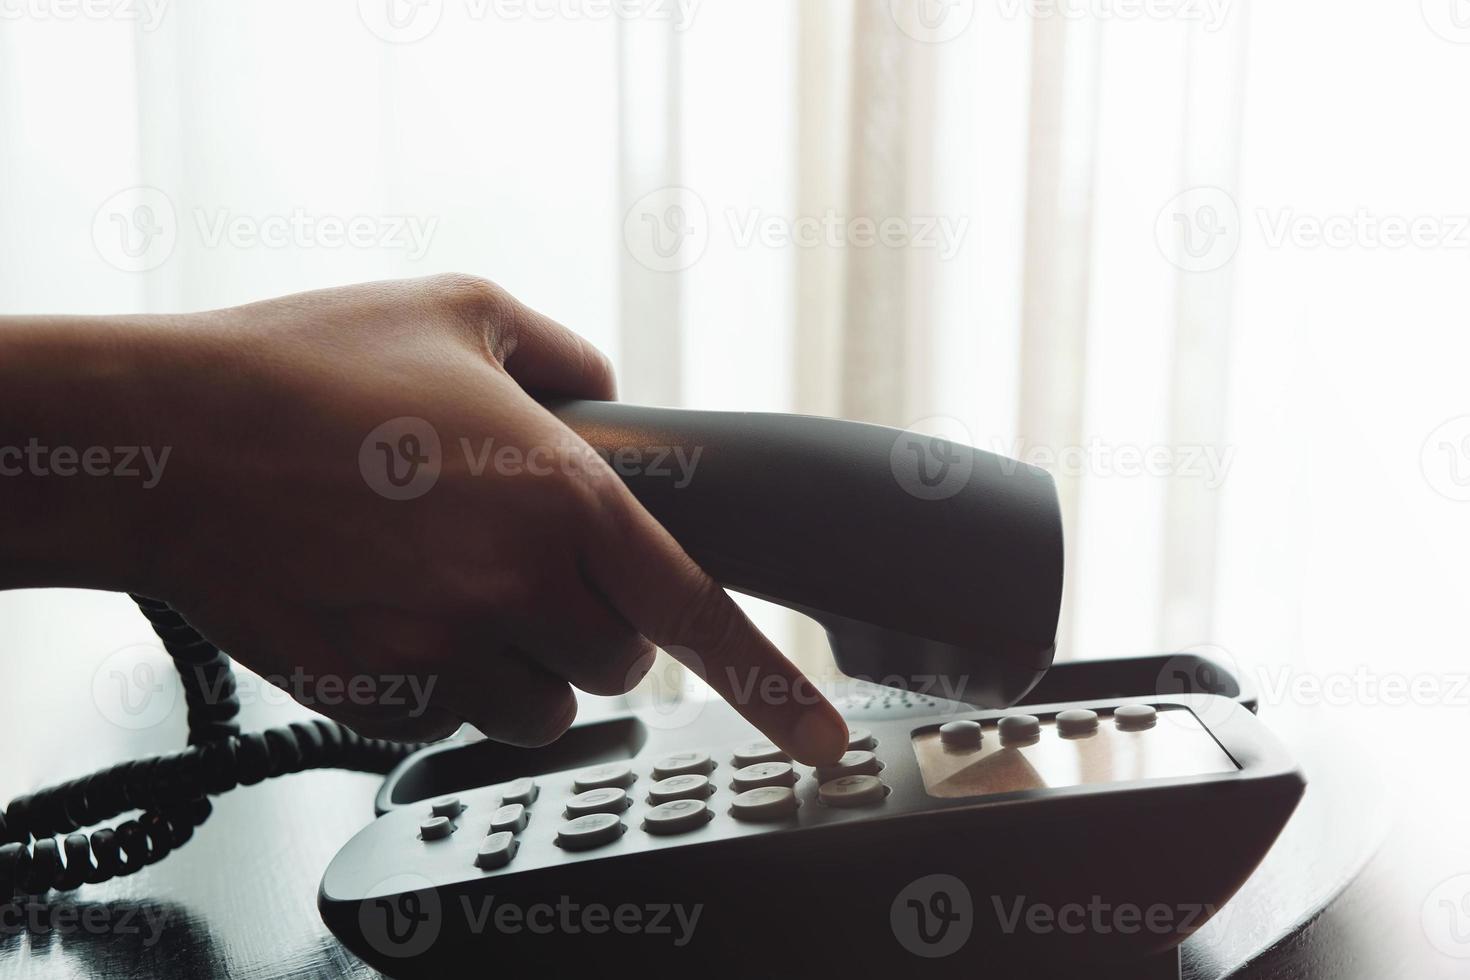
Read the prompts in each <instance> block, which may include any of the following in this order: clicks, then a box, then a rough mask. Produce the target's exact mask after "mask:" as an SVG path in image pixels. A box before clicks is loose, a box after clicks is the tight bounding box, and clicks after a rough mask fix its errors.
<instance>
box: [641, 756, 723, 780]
mask: <svg viewBox="0 0 1470 980" xmlns="http://www.w3.org/2000/svg"><path fill="white" fill-rule="evenodd" d="M714 768H715V760H713V759H711V758H710V757H709V753H708V752H675V753H674V754H673V755H666V756H664V757H663V758H662V759H660V760H658V761H657V762H655V763H654V764H653V778H654V779H667V778H669V777H670V776H689V775H700V776H703V775H707V774H708V773H710V772H712V771H714Z"/></svg>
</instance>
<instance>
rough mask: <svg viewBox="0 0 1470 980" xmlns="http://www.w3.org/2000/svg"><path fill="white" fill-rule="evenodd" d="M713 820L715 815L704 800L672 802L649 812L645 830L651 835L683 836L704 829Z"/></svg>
mask: <svg viewBox="0 0 1470 980" xmlns="http://www.w3.org/2000/svg"><path fill="white" fill-rule="evenodd" d="M701 778H703V777H701ZM712 819H714V813H713V812H712V811H711V810H710V808H709V804H708V803H706V802H704V800H670V801H669V802H668V803H660V804H659V805H658V806H656V807H654V808H653V809H652V810H649V811H648V813H647V814H646V815H645V816H644V818H643V829H644V830H646V831H648V832H649V833H650V834H682V833H684V832H685V831H689V830H694V829H695V828H698V827H703V826H704V825H705V824H707V823H709V822H710V821H711V820H712Z"/></svg>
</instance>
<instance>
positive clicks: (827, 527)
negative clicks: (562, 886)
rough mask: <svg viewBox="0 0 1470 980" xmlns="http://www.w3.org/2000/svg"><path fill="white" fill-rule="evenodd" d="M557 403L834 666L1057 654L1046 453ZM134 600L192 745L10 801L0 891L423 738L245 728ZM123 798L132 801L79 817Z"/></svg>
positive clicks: (112, 855)
mask: <svg viewBox="0 0 1470 980" xmlns="http://www.w3.org/2000/svg"><path fill="white" fill-rule="evenodd" d="M549 407H550V408H551V410H552V411H553V412H554V413H555V414H556V415H557V416H558V417H559V418H560V419H561V420H562V421H564V422H565V423H566V424H567V425H568V426H570V427H571V429H572V430H573V431H575V432H576V433H578V434H579V435H580V436H581V437H582V438H583V439H585V440H586V441H587V442H588V443H589V444H590V445H591V446H592V447H593V448H594V449H596V450H597V451H599V452H600V453H601V454H603V455H604V456H605V457H607V458H608V459H609V461H610V462H611V463H612V465H613V468H614V470H617V471H620V475H622V476H623V478H624V479H625V480H626V482H627V484H628V486H629V487H630V488H631V489H632V491H633V493H634V494H635V495H636V496H637V497H638V499H639V500H640V501H641V502H642V503H643V505H644V506H645V507H647V508H648V509H649V511H650V512H651V513H652V514H653V515H654V516H655V517H656V518H657V519H658V520H659V521H661V522H662V523H663V524H664V525H665V526H666V527H667V528H668V529H669V531H670V532H671V533H672V534H673V535H674V537H675V538H676V539H677V540H678V541H679V542H680V543H681V544H682V545H683V546H684V547H685V549H686V550H688V551H689V553H690V554H691V555H692V556H693V557H694V558H695V559H696V560H697V561H699V562H700V563H701V564H702V565H703V567H704V568H705V569H706V570H707V571H709V572H710V574H711V575H712V576H713V577H714V578H715V579H716V580H718V581H719V582H720V583H721V584H723V585H725V586H726V587H728V588H731V589H734V590H737V591H741V592H745V593H748V594H750V595H754V596H759V597H761V598H764V599H769V600H771V601H774V602H778V603H781V604H783V605H786V606H789V607H791V608H793V609H796V610H799V611H801V612H803V613H805V614H807V615H809V616H811V617H812V618H814V619H816V620H817V621H818V622H820V623H821V624H822V625H823V626H824V627H825V628H826V630H827V633H828V636H829V638H830V640H831V643H832V649H833V654H834V656H835V657H836V660H837V664H838V666H839V667H840V668H841V669H842V670H843V671H844V672H845V673H847V674H849V675H851V676H854V677H859V678H864V679H869V680H874V681H877V682H880V683H885V684H890V685H893V686H900V687H911V688H915V689H920V690H922V689H923V688H924V687H925V686H926V685H929V684H933V683H934V682H935V681H936V680H938V679H943V680H944V681H945V682H946V689H947V690H948V691H950V692H951V693H953V694H954V696H957V697H962V698H963V699H964V700H967V701H970V702H972V703H974V704H977V705H980V706H982V707H1003V706H1007V705H1010V704H1012V703H1014V702H1015V701H1017V700H1019V699H1020V698H1021V697H1022V696H1023V695H1024V694H1025V693H1026V692H1027V691H1028V690H1029V689H1030V688H1031V687H1032V686H1033V685H1034V684H1035V683H1036V682H1037V680H1039V679H1040V678H1041V676H1042V674H1043V673H1044V672H1045V671H1046V669H1047V668H1048V667H1049V666H1050V664H1051V660H1052V654H1053V649H1054V642H1055V634H1056V623H1057V615H1058V610H1059V608H1060V604H1061V581H1062V534H1061V518H1060V509H1059V507H1058V503H1057V495H1056V488H1055V486H1054V484H1053V483H1052V480H1051V478H1050V477H1049V476H1048V475H1047V474H1046V473H1044V472H1043V471H1041V470H1038V469H1036V468H1034V467H1030V466H1027V465H1025V464H1023V463H1019V462H1016V461H1014V460H1008V459H1004V458H1002V457H1000V456H996V455H994V454H991V453H985V452H981V451H980V450H976V449H972V448H970V447H968V446H959V445H955V444H953V443H951V442H948V441H945V440H941V439H934V438H931V437H927V436H922V435H917V434H915V433H912V432H907V431H899V430H897V429H890V428H885V427H882V426H876V425H866V424H861V423H856V422H844V421H838V420H835V419H824V418H814V417H810V416H796V415H777V414H759V413H747V412H702V411H686V410H677V409H663V408H643V407H638V406H631V405H622V404H618V403H614V402H561V403H556V404H552V405H550V406H549ZM647 450H652V451H658V450H664V451H666V452H667V453H668V454H669V455H677V454H682V458H683V459H684V460H686V461H690V460H692V461H693V465H692V467H689V468H688V470H686V471H685V472H684V473H683V476H684V477H686V478H685V479H680V480H674V479H669V478H667V477H666V476H665V475H664V474H662V473H660V472H656V468H653V467H633V468H629V467H626V466H621V465H620V461H621V460H622V459H624V458H625V456H624V455H623V453H624V451H631V452H639V451H647ZM134 598H135V599H137V601H138V604H139V607H140V608H141V609H142V611H143V613H144V615H146V616H147V617H148V619H149V621H150V622H151V623H152V625H153V628H154V630H155V632H156V633H157V634H158V636H159V638H160V639H161V640H162V642H163V646H164V649H165V650H167V651H168V653H169V655H170V656H171V657H172V658H173V660H174V662H175V665H176V666H177V668H178V670H179V675H180V680H181V683H182V685H183V687H184V691H185V696H186V700H187V703H188V706H189V746H188V747H187V748H185V749H182V750H180V751H178V752H175V753H172V754H170V755H165V756H158V757H154V758H150V759H143V760H137V761H133V762H127V763H122V764H119V765H116V766H113V767H111V768H110V769H106V770H103V771H101V772H98V773H94V774H92V775H90V776H86V777H82V778H80V779H75V780H72V781H71V782H68V783H64V784H61V785H59V786H54V787H51V788H48V789H45V790H41V791H39V792H37V793H34V794H31V795H29V796H22V797H19V798H17V799H15V800H14V801H12V802H11V804H10V806H9V807H8V808H6V810H5V812H4V815H3V816H0V842H4V843H0V894H3V895H6V896H8V895H10V894H14V893H16V892H17V891H19V892H25V893H39V892H43V891H45V890H47V889H71V888H76V887H78V886H79V885H81V884H83V883H92V882H99V881H103V880H106V879H108V878H111V877H115V876H119V875H126V874H131V873H132V872H134V871H137V870H138V869H140V868H142V867H143V866H145V865H147V864H151V863H153V862H155V861H158V860H160V859H161V858H162V857H164V856H165V855H166V854H168V853H169V851H170V850H172V849H173V848H175V847H178V846H180V845H181V844H183V843H184V842H185V841H187V840H188V839H189V837H190V835H191V834H192V833H193V830H194V828H195V827H196V826H198V825H199V824H200V823H202V822H203V821H204V820H205V818H207V817H208V816H209V812H210V802H209V796H211V795H215V794H218V793H223V792H226V791H228V790H230V789H233V788H234V787H235V786H237V785H252V784H254V783H256V782H259V781H260V780H261V779H264V778H267V777H270V776H278V775H281V774H283V773H288V772H298V771H301V770H303V769H310V768H345V769H353V770H358V771H362V772H375V773H386V772H388V771H389V770H390V769H391V768H393V766H394V765H395V764H396V763H398V762H399V761H400V760H402V759H403V758H405V757H406V756H408V755H409V754H411V753H412V752H414V751H415V750H416V749H418V748H419V746H416V745H404V744H399V743H394V742H388V741H385V740H381V739H370V738H362V737H361V736H359V735H357V734H356V733H354V732H353V731H351V730H350V729H348V728H345V727H343V726H342V725H339V724H337V723H335V722H331V721H328V720H326V719H315V720H313V721H310V722H294V723H292V724H290V725H286V726H282V727H279V728H272V729H268V730H266V731H264V732H256V733H249V734H241V732H240V730H239V725H238V724H237V723H236V721H235V717H236V715H237V714H238V713H239V707H240V705H239V699H238V697H237V696H236V693H235V685H234V682H233V678H232V677H231V675H230V663H229V658H228V657H227V656H226V655H225V654H224V653H223V652H221V651H220V650H219V649H218V648H217V647H215V646H214V645H213V644H211V643H210V642H209V641H207V640H206V639H204V638H203V637H202V636H200V635H199V633H198V632H197V631H195V630H194V629H193V628H192V627H191V626H190V625H189V624H188V623H187V622H185V621H184V619H183V617H181V616H180V615H179V614H178V613H176V612H175V611H174V610H172V609H171V608H169V607H168V605H167V604H166V603H163V602H160V601H157V600H154V599H148V598H143V597H134ZM215 692H219V693H215ZM131 810H142V811H143V813H142V815H141V816H139V817H137V818H135V819H130V820H127V821H125V822H124V823H122V824H120V825H119V826H117V827H116V828H113V829H108V828H104V829H100V830H95V831H92V832H91V833H81V832H79V831H80V828H83V827H90V826H94V825H96V824H98V823H100V822H102V821H105V820H110V819H113V818H115V817H117V816H119V815H121V814H123V813H126V812H128V811H131ZM61 834H65V835H67V836H66V837H65V838H64V840H58V837H57V835H61Z"/></svg>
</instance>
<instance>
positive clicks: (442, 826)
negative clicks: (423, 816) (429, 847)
mask: <svg viewBox="0 0 1470 980" xmlns="http://www.w3.org/2000/svg"><path fill="white" fill-rule="evenodd" d="M452 833H454V821H452V820H450V819H449V818H448V817H430V818H429V819H427V820H425V821H424V822H423V823H421V824H419V836H420V837H422V838H423V839H424V840H443V839H444V838H446V837H448V836H449V835H450V834H452Z"/></svg>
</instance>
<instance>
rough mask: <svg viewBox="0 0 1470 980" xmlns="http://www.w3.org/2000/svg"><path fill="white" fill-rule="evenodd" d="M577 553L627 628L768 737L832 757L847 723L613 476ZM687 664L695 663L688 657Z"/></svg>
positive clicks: (821, 758)
mask: <svg viewBox="0 0 1470 980" xmlns="http://www.w3.org/2000/svg"><path fill="white" fill-rule="evenodd" d="M609 483H610V485H611V486H610V489H611V490H612V492H610V493H608V494H606V495H605V497H604V498H603V501H602V502H603V507H602V517H601V519H600V520H599V521H598V524H599V525H600V526H598V527H597V528H596V529H595V530H594V531H593V532H592V534H591V535H590V537H591V541H590V542H589V544H588V547H587V551H586V554H585V556H584V560H585V562H586V571H587V573H588V575H589V577H590V578H591V579H592V580H593V583H594V585H595V586H596V587H597V588H598V589H599V590H600V591H601V592H602V593H603V595H605V596H606V597H607V599H608V601H609V602H611V603H612V605H613V606H614V607H615V608H616V609H617V610H618V611H619V612H620V613H621V614H622V616H623V617H624V618H625V619H627V621H628V622H629V624H631V625H632V626H633V628H634V629H636V630H638V631H639V632H640V633H642V634H643V635H644V636H645V637H647V638H648V639H649V640H651V641H653V642H654V643H655V644H657V645H658V646H660V647H663V648H664V649H665V650H667V651H668V652H669V653H670V654H671V655H672V656H674V657H675V658H676V659H679V660H681V661H684V662H686V663H688V661H690V660H691V659H693V658H690V657H689V656H688V653H687V652H686V651H693V653H694V654H696V655H697V658H698V662H699V663H698V665H697V666H702V667H703V668H704V670H703V671H702V672H701V673H702V674H703V675H704V677H705V680H706V681H707V682H708V683H709V685H710V686H711V687H713V688H714V689H715V691H717V692H718V693H719V695H720V696H721V697H722V698H724V699H725V700H726V701H728V702H729V703H730V705H731V706H732V707H734V708H735V710H736V711H738V712H740V714H741V715H743V716H744V717H745V718H746V720H747V721H749V722H750V723H751V724H753V725H754V726H755V727H756V728H759V729H760V730H761V731H762V732H764V733H765V735H766V736H767V737H768V738H769V739H770V740H771V741H772V742H774V743H776V745H778V746H780V747H781V748H782V749H784V750H785V751H786V752H788V753H789V754H790V755H791V756H792V757H794V758H795V759H797V760H798V761H800V762H803V763H806V764H808V765H824V764H827V763H832V762H835V761H837V759H838V758H839V757H841V755H842V753H843V752H844V751H846V749H847V723H846V722H845V721H843V719H842V716H841V715H840V714H838V713H837V709H836V708H834V707H832V705H831V703H830V702H828V701H827V699H826V698H824V697H822V695H821V694H820V693H819V692H818V691H817V690H816V688H815V686H814V685H813V684H812V683H811V681H809V680H808V679H807V678H806V676H805V675H804V674H802V672H801V671H800V670H798V669H797V668H796V665H795V664H793V663H792V662H791V661H789V660H787V659H786V658H785V657H784V656H782V654H781V652H780V651H779V650H777V649H776V647H775V645H774V644H773V643H771V641H770V640H768V639H766V637H765V636H764V635H763V634H762V633H761V632H760V630H758V629H756V627H755V624H753V623H752V622H751V621H750V619H749V618H748V617H746V615H745V613H744V612H743V611H742V610H741V609H740V607H739V606H738V605H736V604H735V601H734V600H733V599H731V598H730V596H729V595H727V594H726V592H725V590H724V589H723V588H721V587H720V585H719V583H718V582H716V581H715V580H714V579H712V578H710V577H709V575H708V574H707V573H705V571H704V570H703V569H702V568H700V567H699V565H698V564H697V563H695V561H694V560H693V559H692V558H690V557H689V555H688V554H686V553H685V551H684V549H683V548H682V547H680V545H679V543H678V542H677V541H675V540H674V538H673V536H672V535H670V534H669V532H668V531H667V530H665V529H664V527H663V525H661V524H659V523H658V521H656V520H654V518H653V516H652V515H651V514H649V513H648V511H646V510H644V508H643V506H642V505H641V504H639V503H638V501H637V500H636V499H634V497H633V495H632V494H631V493H630V492H629V491H628V490H627V489H626V488H625V487H624V486H623V485H622V484H621V483H620V482H618V481H617V479H616V478H611V479H610V480H609ZM689 665H690V666H696V664H689Z"/></svg>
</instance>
